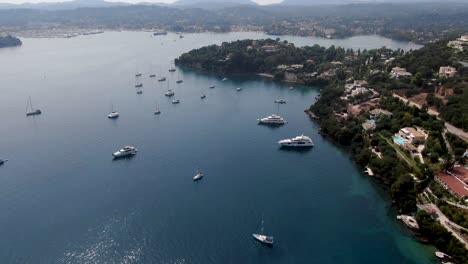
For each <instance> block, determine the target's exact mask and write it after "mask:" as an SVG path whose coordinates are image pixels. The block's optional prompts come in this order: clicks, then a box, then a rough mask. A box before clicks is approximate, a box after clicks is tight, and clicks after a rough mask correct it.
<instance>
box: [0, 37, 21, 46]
mask: <svg viewBox="0 0 468 264" xmlns="http://www.w3.org/2000/svg"><path fill="white" fill-rule="evenodd" d="M21 44H22V42H21V40H20V39H19V38H15V37H13V36H10V35H8V36H0V48H6V47H16V46H21Z"/></svg>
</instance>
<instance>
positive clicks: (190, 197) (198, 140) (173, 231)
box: [0, 32, 435, 264]
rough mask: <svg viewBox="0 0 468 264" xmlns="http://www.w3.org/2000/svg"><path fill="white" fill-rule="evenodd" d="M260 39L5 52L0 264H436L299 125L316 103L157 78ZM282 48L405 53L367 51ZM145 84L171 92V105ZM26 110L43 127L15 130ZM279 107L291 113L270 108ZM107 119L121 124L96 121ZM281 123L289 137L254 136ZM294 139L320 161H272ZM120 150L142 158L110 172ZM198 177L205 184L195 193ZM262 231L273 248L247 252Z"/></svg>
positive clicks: (348, 165)
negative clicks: (216, 49) (29, 106)
mask: <svg viewBox="0 0 468 264" xmlns="http://www.w3.org/2000/svg"><path fill="white" fill-rule="evenodd" d="M265 37H267V36H265V35H263V34H261V33H229V34H208V33H206V34H187V35H186V36H185V38H184V39H179V38H178V37H177V35H175V34H169V35H167V36H159V37H151V36H150V33H142V32H108V33H105V34H101V35H93V36H80V37H77V38H72V39H24V45H23V46H22V47H19V48H11V49H10V48H8V49H1V50H0V61H1V63H0V119H1V125H0V135H1V137H0V157H3V158H7V159H9V161H8V162H7V163H6V164H5V165H4V166H2V167H0V212H1V213H0V263H162V264H166V263H177V264H179V263H180V264H185V263H187V264H188V263H190V264H192V263H200V264H206V263H235V264H237V263H347V264H348V263H356V264H365V263H369V264H374V263H380V264H384V263H389V264H394V263H414V264H416V263H424V264H426V263H435V262H434V261H435V260H434V259H433V257H432V255H433V252H434V249H433V248H432V247H429V246H425V245H422V244H420V243H418V242H416V241H415V240H414V239H413V237H412V235H411V233H410V232H409V231H408V230H406V229H405V228H403V227H402V226H401V224H400V223H398V222H396V220H395V215H394V214H393V212H392V211H391V209H390V208H389V205H390V201H389V199H388V197H387V196H386V195H385V193H384V192H383V191H381V190H380V187H379V186H378V185H377V184H375V183H374V182H373V180H372V179H369V178H368V177H366V176H364V175H363V174H362V173H361V172H360V171H359V170H358V169H357V168H356V167H355V166H354V165H353V163H352V162H351V161H350V158H349V154H347V153H346V152H345V151H343V150H341V149H340V148H338V147H336V146H334V145H332V144H331V143H330V142H328V141H326V140H325V139H323V138H322V137H320V136H319V135H318V134H317V129H318V127H317V125H316V124H314V123H313V122H311V121H310V120H309V119H308V118H307V116H306V115H305V114H304V113H303V110H304V109H306V108H308V107H309V105H310V104H312V103H313V102H314V101H315V97H316V96H317V95H318V94H319V88H318V87H301V86H294V87H295V89H294V90H289V89H288V87H289V86H290V85H289V84H284V83H275V82H272V81H270V80H266V79H259V78H254V77H231V78H230V79H229V80H228V81H226V82H222V81H221V78H222V77H223V76H215V75H208V74H200V73H195V72H191V71H183V70H180V69H179V70H178V71H177V72H176V73H173V74H170V73H169V72H168V69H169V67H170V65H171V61H172V60H173V59H174V58H175V57H177V56H179V55H180V54H181V53H183V52H186V51H189V50H191V49H193V48H197V47H201V46H204V45H208V44H219V43H221V42H222V41H231V40H237V39H244V38H265ZM284 38H286V39H289V40H291V41H294V42H295V43H297V44H299V45H313V44H315V43H318V44H321V45H331V44H334V45H337V46H345V47H347V48H362V49H363V48H376V47H380V46H383V45H385V46H387V47H392V48H398V47H401V48H405V49H409V48H415V47H416V46H414V45H412V44H409V43H401V42H396V41H391V40H389V39H385V38H381V37H378V36H361V37H355V38H350V39H344V40H325V39H317V38H299V37H284ZM137 71H138V72H141V73H142V74H143V78H142V81H143V84H144V87H143V94H141V95H137V94H136V90H135V88H134V82H135V79H134V75H135V73H136V72H137ZM151 73H155V74H157V75H158V77H160V76H161V75H165V76H166V77H167V78H168V82H169V83H170V88H171V89H173V90H174V91H175V92H176V98H178V99H180V100H181V104H179V105H172V104H171V103H170V99H168V98H166V97H164V96H163V95H164V93H165V91H166V89H167V83H158V82H156V80H155V79H150V78H149V77H148V76H149V74H151ZM177 78H182V79H183V80H184V82H183V83H182V84H181V85H176V83H175V81H176V79H177ZM210 85H216V88H215V89H209V88H208V87H209V86H210ZM237 87H242V88H243V90H242V91H241V92H237V91H236V88H237ZM202 93H205V94H206V95H207V98H206V99H205V100H201V99H200V95H201V94H202ZM28 96H31V98H32V102H33V105H34V106H35V107H37V108H40V109H42V111H43V114H42V115H41V116H37V117H28V118H27V117H25V109H26V103H27V99H28ZM278 98H283V99H285V100H287V104H285V105H281V106H280V107H279V108H278V105H275V104H274V103H273V101H274V99H278ZM111 104H113V106H114V109H115V110H117V111H119V112H120V118H119V119H117V120H108V119H107V118H106V116H107V114H108V113H109V112H110V111H111ZM155 109H160V110H161V111H162V114H161V115H159V116H155V115H153V112H154V110H155ZM277 112H278V113H280V114H281V115H283V116H284V117H285V118H286V119H287V120H288V122H289V123H288V124H287V125H285V126H283V127H281V128H270V127H265V126H259V125H257V122H256V119H257V118H260V117H264V116H266V115H269V114H272V113H277ZM302 133H303V134H305V135H309V136H311V137H312V139H313V140H314V141H315V145H316V147H314V148H313V149H311V150H309V151H302V152H297V151H285V150H280V149H279V148H278V145H277V141H278V140H280V139H283V138H289V137H293V136H297V135H300V134H302ZM127 144H130V145H134V146H136V147H137V148H138V149H139V153H138V155H136V156H135V157H134V158H132V159H124V160H118V161H113V160H112V156H111V153H112V152H114V151H116V150H118V149H119V148H121V147H122V146H124V145H127ZM198 169H200V170H202V171H203V172H204V173H205V178H204V179H203V180H202V181H201V182H198V183H194V182H193V181H192V177H193V175H194V174H195V171H196V170H198ZM262 216H263V218H264V220H265V232H266V233H268V234H270V235H273V236H275V245H274V247H273V248H268V247H265V246H263V245H260V244H259V243H257V242H255V241H254V240H253V239H252V236H251V234H252V233H253V232H256V231H259V229H260V222H261V220H262Z"/></svg>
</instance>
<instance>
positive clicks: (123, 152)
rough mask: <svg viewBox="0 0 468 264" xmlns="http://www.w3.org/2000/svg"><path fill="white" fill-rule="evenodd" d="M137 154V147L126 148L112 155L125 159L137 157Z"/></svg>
mask: <svg viewBox="0 0 468 264" xmlns="http://www.w3.org/2000/svg"><path fill="white" fill-rule="evenodd" d="M137 152H138V149H136V148H135V147H133V146H125V147H123V148H122V149H120V150H119V151H117V152H114V153H112V156H114V158H123V157H127V156H131V155H135V154H137Z"/></svg>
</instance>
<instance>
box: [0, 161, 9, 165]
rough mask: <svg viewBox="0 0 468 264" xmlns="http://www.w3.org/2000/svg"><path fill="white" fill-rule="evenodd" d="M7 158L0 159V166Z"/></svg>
mask: <svg viewBox="0 0 468 264" xmlns="http://www.w3.org/2000/svg"><path fill="white" fill-rule="evenodd" d="M7 161H8V160H7V159H0V166H2V165H3V164H5V162H7Z"/></svg>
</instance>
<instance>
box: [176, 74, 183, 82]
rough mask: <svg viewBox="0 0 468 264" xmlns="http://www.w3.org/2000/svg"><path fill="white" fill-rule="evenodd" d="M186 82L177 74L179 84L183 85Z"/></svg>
mask: <svg viewBox="0 0 468 264" xmlns="http://www.w3.org/2000/svg"><path fill="white" fill-rule="evenodd" d="M183 82H184V81H183V80H182V79H181V78H180V73H179V74H177V83H183Z"/></svg>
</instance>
